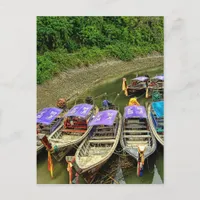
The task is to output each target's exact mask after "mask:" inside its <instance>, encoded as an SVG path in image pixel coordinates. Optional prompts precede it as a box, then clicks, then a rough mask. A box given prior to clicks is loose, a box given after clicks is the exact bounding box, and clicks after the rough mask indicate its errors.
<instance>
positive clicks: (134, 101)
mask: <svg viewBox="0 0 200 200" xmlns="http://www.w3.org/2000/svg"><path fill="white" fill-rule="evenodd" d="M128 105H129V106H140V104H139V102H138V101H137V98H136V97H134V98H131V99H130V100H129V103H128Z"/></svg>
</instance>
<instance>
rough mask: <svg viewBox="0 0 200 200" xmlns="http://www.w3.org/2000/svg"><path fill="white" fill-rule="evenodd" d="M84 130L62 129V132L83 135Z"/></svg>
mask: <svg viewBox="0 0 200 200" xmlns="http://www.w3.org/2000/svg"><path fill="white" fill-rule="evenodd" d="M85 131H86V130H81V129H63V130H62V132H65V133H69V132H71V133H85Z"/></svg>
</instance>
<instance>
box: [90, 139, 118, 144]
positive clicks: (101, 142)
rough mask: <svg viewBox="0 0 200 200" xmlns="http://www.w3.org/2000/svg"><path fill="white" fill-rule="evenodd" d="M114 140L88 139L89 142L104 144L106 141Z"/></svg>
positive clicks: (112, 141) (111, 141)
mask: <svg viewBox="0 0 200 200" xmlns="http://www.w3.org/2000/svg"><path fill="white" fill-rule="evenodd" d="M114 142H115V140H89V143H98V144H106V143H114Z"/></svg>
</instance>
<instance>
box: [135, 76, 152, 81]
mask: <svg viewBox="0 0 200 200" xmlns="http://www.w3.org/2000/svg"><path fill="white" fill-rule="evenodd" d="M147 79H149V78H148V77H146V76H138V77H136V78H134V79H132V80H137V81H145V80H147Z"/></svg>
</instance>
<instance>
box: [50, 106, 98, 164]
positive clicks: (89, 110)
mask: <svg viewBox="0 0 200 200" xmlns="http://www.w3.org/2000/svg"><path fill="white" fill-rule="evenodd" d="M97 112H98V108H97V107H96V106H94V105H90V104H86V103H83V104H78V105H75V106H73V107H72V108H71V109H70V110H69V111H68V112H67V114H66V115H65V119H64V124H63V126H62V127H61V128H60V129H59V130H58V131H56V132H54V133H53V134H51V136H50V137H49V138H48V139H49V142H50V143H51V145H52V150H51V153H52V155H53V156H54V158H55V159H56V160H57V161H61V160H62V159H63V158H64V156H65V155H66V154H67V153H68V152H69V151H70V150H71V149H72V148H73V147H75V148H77V147H78V145H79V144H80V142H81V141H82V140H83V139H85V137H86V136H87V135H88V134H89V132H90V130H91V129H92V127H91V126H90V127H88V122H89V121H90V120H91V119H92V117H94V115H95V114H96V113H97Z"/></svg>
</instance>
